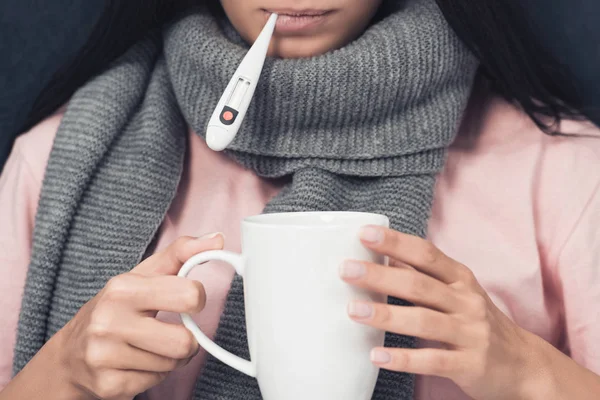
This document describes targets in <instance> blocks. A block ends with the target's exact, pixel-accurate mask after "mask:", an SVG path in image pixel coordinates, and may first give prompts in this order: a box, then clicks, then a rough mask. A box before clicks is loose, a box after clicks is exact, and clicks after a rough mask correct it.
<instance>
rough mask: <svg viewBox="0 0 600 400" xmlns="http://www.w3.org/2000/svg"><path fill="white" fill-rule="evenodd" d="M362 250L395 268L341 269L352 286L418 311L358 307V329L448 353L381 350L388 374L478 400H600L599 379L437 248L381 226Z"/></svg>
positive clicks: (353, 264)
mask: <svg viewBox="0 0 600 400" xmlns="http://www.w3.org/2000/svg"><path fill="white" fill-rule="evenodd" d="M361 239H362V243H363V244H364V245H365V246H366V247H368V248H369V249H371V250H373V251H375V252H377V253H380V254H383V255H385V256H388V257H389V259H390V264H391V266H383V265H377V264H369V263H364V262H358V261H352V260H349V261H347V262H346V263H344V264H343V265H342V266H341V268H340V275H341V277H342V279H344V280H345V281H346V282H348V283H349V284H351V285H355V286H357V287H361V288H366V289H370V290H374V291H376V292H379V293H383V294H387V295H389V296H394V297H398V298H402V299H406V300H408V301H410V302H412V303H414V304H415V307H401V306H392V305H388V304H373V303H371V304H370V303H359V302H357V303H351V304H350V305H349V306H348V313H349V315H350V317H351V318H352V319H354V320H355V321H356V322H357V323H361V324H366V325H370V326H373V327H376V328H379V329H382V330H385V331H388V332H394V333H398V334H403V335H409V336H415V337H417V338H421V339H425V340H433V341H437V342H441V343H442V344H443V348H441V349H426V348H425V349H390V348H376V349H373V351H372V353H371V360H372V361H373V362H374V363H375V364H376V365H378V366H380V367H381V368H384V369H389V370H393V371H402V372H409V373H414V374H422V375H435V376H441V377H445V378H448V379H451V380H452V381H454V382H455V383H456V384H457V385H458V386H459V387H460V388H461V389H462V390H463V391H464V392H465V393H467V394H468V395H469V396H471V397H472V398H474V399H481V400H484V399H485V400H490V399H491V400H500V399H502V400H504V399H507V400H508V399H536V400H537V399H539V400H553V399H556V400H559V399H581V400H586V399H590V400H592V399H597V398H600V377H599V376H597V375H596V374H594V373H592V372H591V371H589V370H587V369H585V368H583V367H581V366H579V365H578V364H577V363H575V362H574V361H573V360H572V359H570V358H569V357H567V356H566V355H564V354H563V353H561V352H560V351H559V350H557V349H556V348H554V347H553V346H552V345H551V344H549V343H548V342H546V341H544V340H543V339H542V338H540V337H538V336H536V335H534V334H532V333H530V332H528V331H526V330H524V329H522V328H520V327H519V326H518V325H516V324H515V323H514V322H512V321H511V320H510V319H509V318H508V317H507V316H506V315H505V314H503V313H502V311H500V309H498V308H497V307H496V306H495V305H494V303H493V302H492V300H491V299H490V297H489V296H488V295H487V293H486V292H485V290H484V289H483V288H482V287H481V285H480V284H479V282H478V281H477V279H476V278H475V276H474V275H473V272H472V271H471V270H470V269H469V268H468V267H467V266H465V265H463V264H461V263H459V262H457V261H455V260H453V259H451V258H450V257H448V256H446V255H445V254H444V253H442V252H441V251H440V250H439V249H437V248H436V247H435V246H434V245H433V244H431V243H430V242H427V241H425V240H423V239H420V238H418V237H414V236H410V235H406V234H403V233H400V232H397V231H393V230H390V229H384V228H381V227H366V228H365V229H363V231H362V234H361Z"/></svg>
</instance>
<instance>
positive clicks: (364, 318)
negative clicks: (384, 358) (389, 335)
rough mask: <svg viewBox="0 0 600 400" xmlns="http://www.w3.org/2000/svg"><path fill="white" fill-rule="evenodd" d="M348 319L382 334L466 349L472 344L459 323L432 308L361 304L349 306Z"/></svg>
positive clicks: (356, 303)
mask: <svg viewBox="0 0 600 400" xmlns="http://www.w3.org/2000/svg"><path fill="white" fill-rule="evenodd" d="M348 315H349V316H350V317H351V318H352V319H353V320H354V321H356V322H359V323H361V324H365V325H369V326H372V327H374V328H377V329H379V330H383V331H386V332H393V333H397V334H399V335H406V336H414V337H417V338H420V339H425V340H433V341H436V342H442V343H447V344H450V345H453V346H458V347H461V346H466V345H467V344H468V342H469V341H470V340H471V338H470V336H469V335H468V334H466V332H464V329H463V328H462V325H461V323H460V322H459V320H458V319H455V318H453V317H452V316H450V315H447V314H443V313H441V312H438V311H433V310H430V309H428V308H422V307H402V306H392V305H388V304H379V303H365V302H358V301H357V302H351V303H350V304H349V305H348Z"/></svg>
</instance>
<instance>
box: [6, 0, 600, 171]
mask: <svg viewBox="0 0 600 400" xmlns="http://www.w3.org/2000/svg"><path fill="white" fill-rule="evenodd" d="M125 1H126V0H125ZM165 1H166V0H165ZM240 1H242V0H240ZM473 1H477V0H473ZM499 1H519V2H522V4H523V5H524V6H525V7H526V8H527V10H528V12H529V14H530V16H531V18H532V24H533V25H534V26H535V27H536V29H537V31H538V32H539V34H540V36H541V37H542V38H543V39H544V41H545V43H547V47H548V48H549V49H550V50H551V51H553V52H554V53H555V55H556V56H557V57H558V59H559V60H561V61H562V62H563V63H564V64H566V65H568V66H569V68H571V70H572V71H573V72H574V73H575V75H576V77H577V82H575V86H576V88H577V90H579V91H580V93H581V94H582V96H583V98H584V99H585V100H586V103H587V105H586V110H585V112H586V113H587V115H588V117H589V118H590V119H592V120H594V121H595V122H596V123H597V124H599V125H600V76H599V75H600V0H499ZM103 5H104V1H103V0H36V1H32V0H20V1H19V0H0V170H1V169H2V165H3V164H4V160H5V158H6V156H7V155H8V153H9V152H10V148H11V146H12V142H13V140H14V137H15V136H16V135H17V134H18V133H19V131H20V129H21V126H22V124H23V122H24V120H25V118H26V116H27V113H28V112H29V110H30V107H31V105H32V103H33V101H34V99H35V97H36V95H37V93H38V92H39V91H40V90H41V89H42V88H43V87H44V85H45V84H46V83H47V82H48V80H49V79H50V78H51V76H52V74H53V73H54V72H55V70H56V69H57V68H58V67H59V66H60V65H61V64H63V63H65V61H66V60H68V59H69V57H70V56H72V55H73V54H74V53H75V52H76V51H77V50H78V49H79V48H80V47H81V46H82V45H83V43H84V42H85V40H86V38H87V35H88V34H89V33H90V31H91V29H92V27H93V25H94V23H95V21H96V19H97V18H98V16H99V13H100V11H101V9H102V7H103Z"/></svg>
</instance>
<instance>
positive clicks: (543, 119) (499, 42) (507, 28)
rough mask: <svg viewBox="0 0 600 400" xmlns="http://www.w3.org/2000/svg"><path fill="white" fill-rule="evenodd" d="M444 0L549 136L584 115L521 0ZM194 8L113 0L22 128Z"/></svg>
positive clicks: (462, 33) (175, 2)
mask: <svg viewBox="0 0 600 400" xmlns="http://www.w3.org/2000/svg"><path fill="white" fill-rule="evenodd" d="M195 1H196V2H197V1H198V0H195ZM212 1H215V2H216V0H212ZM388 1H393V0H388ZM396 1H400V0H396ZM437 2H438V5H439V6H440V8H441V10H442V12H443V13H444V15H445V16H446V18H447V20H448V21H449V23H450V25H451V26H452V27H453V29H454V30H455V31H456V32H457V34H458V36H459V37H460V38H461V39H462V40H463V41H464V42H465V43H466V45H467V46H468V47H469V48H470V49H471V51H472V52H473V53H474V54H475V55H476V56H477V57H478V58H479V60H480V61H481V66H482V67H481V71H482V73H483V74H484V75H485V76H487V78H488V79H489V81H490V82H491V84H492V86H493V88H494V90H495V91H496V92H497V93H498V94H499V95H501V96H503V97H504V98H506V99H507V100H508V101H511V102H513V103H515V104H517V105H519V106H520V107H521V108H522V109H523V110H524V112H526V113H527V114H528V115H529V116H530V117H531V118H532V119H533V120H534V121H535V122H536V124H537V125H538V126H539V127H540V128H542V129H543V130H544V131H545V132H547V133H550V134H553V133H556V132H555V127H556V125H557V123H558V122H559V121H560V119H561V118H564V117H568V118H576V117H579V115H580V110H582V101H581V99H580V95H579V93H578V92H577V90H576V89H575V87H574V86H572V85H571V82H573V81H574V79H573V77H572V76H571V73H570V71H569V70H568V69H567V68H566V67H565V66H563V65H560V63H559V62H558V61H557V60H556V59H554V58H553V57H552V56H551V54H550V53H549V52H548V51H547V49H545V47H544V46H543V44H542V43H540V41H539V40H538V38H537V37H536V35H535V32H534V31H533V29H532V28H531V23H530V21H528V18H527V16H526V13H525V11H524V10H523V9H522V6H521V5H520V3H521V1H520V0H476V1H473V0H437ZM216 3H218V2H216ZM193 5H194V0H143V1H141V0H139V1H134V0H106V5H105V9H104V12H103V14H102V16H101V17H100V19H99V21H98V22H97V24H96V26H95V28H94V30H93V31H92V34H91V35H90V37H89V39H88V41H87V43H86V44H85V45H84V47H83V49H82V50H81V51H80V52H79V53H78V54H77V55H76V56H75V57H74V58H73V59H72V60H70V62H68V63H67V64H65V65H64V66H63V67H62V68H60V69H59V70H58V71H57V72H56V73H55V74H54V76H53V78H52V80H51V81H50V83H49V84H48V85H47V86H46V87H45V88H44V90H43V91H42V92H41V93H40V94H39V96H38V97H37V99H36V101H35V103H34V105H33V107H32V110H31V112H30V114H29V116H28V119H27V121H26V123H25V126H24V127H23V129H22V131H26V130H29V129H30V128H31V127H33V126H34V125H36V124H37V123H38V122H40V121H41V120H43V119H44V118H46V117H47V116H48V115H50V114H52V113H53V112H54V111H56V110H57V109H58V108H59V107H60V106H61V105H63V104H64V103H66V102H67V101H68V99H69V98H70V97H71V96H72V94H73V93H74V92H75V90H76V89H77V88H78V87H80V86H82V85H83V84H84V83H85V82H86V81H87V80H89V79H90V78H91V77H93V76H95V75H97V74H99V73H101V72H102V71H103V70H104V69H105V68H106V67H107V66H108V65H109V64H110V63H111V62H112V61H113V60H114V59H116V58H117V57H119V56H120V55H121V54H123V53H124V52H125V51H126V50H127V49H128V48H129V47H130V46H131V45H133V44H134V43H135V42H136V41H137V40H139V39H140V38H141V37H142V36H143V35H144V34H145V33H146V32H148V31H149V30H150V29H153V28H155V27H158V26H160V25H161V24H164V23H165V22H167V21H168V20H170V19H172V18H173V17H175V15H177V14H178V13H182V12H185V11H186V10H189V8H190V7H193ZM548 117H549V118H548Z"/></svg>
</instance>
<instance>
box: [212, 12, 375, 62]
mask: <svg viewBox="0 0 600 400" xmlns="http://www.w3.org/2000/svg"><path fill="white" fill-rule="evenodd" d="M221 4H222V6H223V9H224V10H225V13H226V14H227V16H228V18H229V20H230V21H231V23H232V24H233V26H234V27H235V28H236V30H237V31H238V32H239V33H240V34H241V36H242V37H243V38H244V39H245V40H246V41H247V42H248V43H254V41H255V40H256V38H257V37H258V35H259V33H260V32H261V31H262V29H263V27H264V25H265V23H266V21H267V18H268V14H266V13H265V11H264V10H265V9H267V10H276V9H284V10H288V9H290V10H298V11H302V10H327V11H331V13H330V14H329V15H328V16H327V18H326V20H325V21H324V23H323V24H322V25H321V26H319V27H318V28H316V29H315V30H314V31H313V30H311V31H309V32H306V33H293V34H286V33H283V34H282V33H279V32H277V31H276V32H275V34H274V36H273V39H272V41H271V46H270V49H269V55H271V56H276V57H281V58H299V57H310V56H316V55H320V54H323V53H326V52H328V51H331V50H335V49H338V48H340V47H343V46H344V45H346V44H348V43H350V42H351V41H352V40H354V39H355V38H356V37H358V36H359V35H360V34H361V33H362V32H364V30H365V28H366V27H367V25H368V24H369V22H370V21H371V19H372V18H373V16H374V15H375V13H376V12H377V9H378V8H379V5H380V4H381V0H302V1H300V0H243V1H240V0H221Z"/></svg>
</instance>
